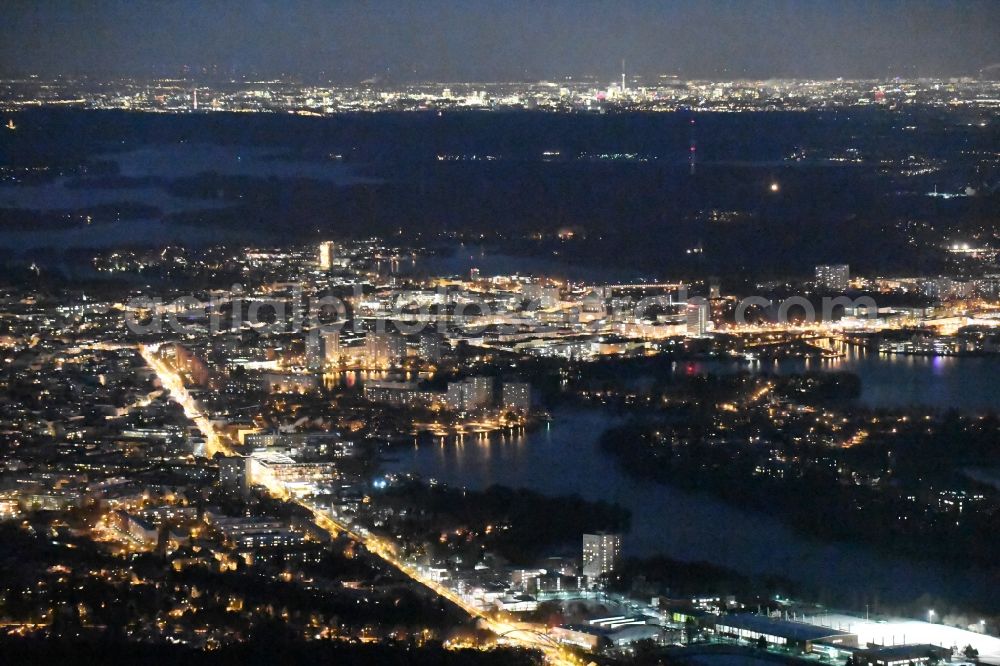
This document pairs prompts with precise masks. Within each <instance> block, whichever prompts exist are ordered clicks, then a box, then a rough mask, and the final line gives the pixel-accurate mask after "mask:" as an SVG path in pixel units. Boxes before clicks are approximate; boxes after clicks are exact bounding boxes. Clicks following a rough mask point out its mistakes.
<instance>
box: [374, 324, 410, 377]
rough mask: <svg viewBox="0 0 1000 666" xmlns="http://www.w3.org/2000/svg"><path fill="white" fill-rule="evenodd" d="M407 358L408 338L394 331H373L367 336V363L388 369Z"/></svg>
mask: <svg viewBox="0 0 1000 666" xmlns="http://www.w3.org/2000/svg"><path fill="white" fill-rule="evenodd" d="M405 357H406V338H404V337H403V336H402V335H400V334H398V333H395V332H393V331H372V332H371V333H368V334H367V335H366V336H365V363H366V364H367V365H368V366H369V367H373V368H387V367H389V366H390V365H393V364H395V363H398V362H399V361H401V360H402V359H404V358H405Z"/></svg>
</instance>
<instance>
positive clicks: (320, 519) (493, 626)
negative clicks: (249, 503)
mask: <svg viewBox="0 0 1000 666" xmlns="http://www.w3.org/2000/svg"><path fill="white" fill-rule="evenodd" d="M158 350H159V346H158V345H140V346H139V354H140V355H141V356H142V358H143V360H145V361H146V364H147V365H149V367H150V368H151V369H152V370H153V372H155V373H156V376H157V377H158V378H159V380H160V383H161V384H162V385H163V388H165V389H167V390H168V391H169V394H170V397H171V399H173V400H174V402H176V403H177V404H178V405H180V406H181V408H182V409H183V410H184V414H185V415H186V416H187V417H188V418H189V419H190V420H191V421H192V422H193V423H194V425H195V426H196V427H197V428H198V430H199V431H200V432H201V434H202V436H203V437H204V438H205V453H206V455H208V456H209V457H211V456H214V455H215V454H216V453H222V454H223V455H227V456H232V455H237V453H236V451H235V450H234V449H233V447H232V446H231V444H230V443H229V441H228V440H227V439H226V437H224V436H223V435H221V434H219V433H218V431H217V430H216V429H215V426H214V425H213V424H212V421H211V420H210V419H209V418H208V417H206V416H205V415H204V414H203V413H202V412H201V411H200V410H199V409H198V406H197V404H196V403H195V401H194V399H193V398H192V397H191V393H190V392H189V391H188V390H187V388H186V387H185V386H184V381H183V379H182V378H181V376H180V375H179V374H178V373H177V372H176V371H175V370H174V369H173V368H172V367H170V365H169V364H168V363H166V362H165V361H164V360H163V359H161V358H160V357H159V356H158V354H157V352H158ZM265 487H266V488H267V490H268V492H269V493H270V494H271V495H272V496H273V497H275V498H278V499H283V500H287V501H291V502H295V503H296V504H298V505H299V506H302V507H303V508H305V509H307V510H309V512H310V513H312V516H313V521H314V522H315V523H316V525H317V526H318V527H320V528H321V529H323V530H325V531H327V532H329V533H330V534H332V535H334V536H338V535H340V534H344V535H346V536H347V537H349V538H351V539H353V540H354V541H356V542H358V543H359V544H361V545H363V546H364V547H365V548H366V549H367V550H368V551H369V552H371V553H373V554H375V555H377V556H378V557H379V558H381V559H382V560H384V561H385V562H386V563H388V564H390V565H391V566H392V567H394V568H395V569H397V570H398V571H399V572H400V573H402V574H404V575H406V576H408V577H409V578H411V579H412V580H413V581H415V582H417V583H419V584H421V585H423V586H424V587H426V588H427V589H429V590H431V591H432V592H434V593H435V594H437V595H438V596H440V597H442V598H444V599H447V600H448V601H450V602H451V603H453V604H455V605H456V606H458V607H459V608H461V609H462V610H463V611H464V612H465V613H467V614H468V615H469V616H470V617H473V618H475V619H476V620H479V621H480V623H481V624H482V626H484V627H485V628H486V629H489V630H490V631H491V632H493V633H494V634H496V635H497V636H498V637H503V639H502V640H504V641H506V642H508V643H510V644H512V645H515V646H518V647H523V648H529V649H534V650H539V651H540V652H542V654H543V655H544V657H545V660H546V662H547V663H549V664H552V665H553V666H579V665H580V664H581V663H582V662H581V661H580V660H579V659H577V658H576V656H575V655H573V654H572V653H570V652H569V651H567V650H565V649H564V648H562V647H560V646H558V645H557V644H555V643H554V642H553V641H552V639H551V638H549V637H548V635H547V634H546V632H545V627H544V626H542V625H531V624H527V623H520V622H519V623H511V622H507V621H504V620H501V619H498V618H496V617H494V616H493V615H491V614H489V613H487V612H486V611H484V610H482V609H481V608H479V607H477V606H475V605H474V604H472V603H469V602H468V601H467V600H465V599H464V598H463V597H462V596H461V595H459V594H458V593H457V592H455V591H454V590H452V589H450V588H448V587H447V586H445V585H442V584H440V583H438V582H437V581H435V580H431V579H430V578H429V577H427V576H426V575H424V574H423V573H421V572H420V571H419V570H418V569H416V568H415V567H413V566H411V565H409V564H407V563H406V562H404V561H402V560H400V559H398V558H397V557H396V552H397V549H396V547H395V545H394V544H392V543H391V542H390V541H388V540H386V539H383V538H381V537H378V536H376V535H372V534H362V533H360V532H359V531H357V530H355V529H353V528H351V527H350V526H349V525H347V524H345V523H344V522H342V521H340V520H337V519H336V518H335V517H333V516H332V515H330V513H329V512H328V511H326V510H323V509H321V508H320V507H318V506H316V505H313V504H312V503H310V502H309V501H308V500H307V499H303V498H297V497H295V496H294V495H292V494H291V493H289V492H288V490H287V489H286V488H284V487H282V486H274V487H271V486H265Z"/></svg>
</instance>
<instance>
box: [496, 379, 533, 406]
mask: <svg viewBox="0 0 1000 666" xmlns="http://www.w3.org/2000/svg"><path fill="white" fill-rule="evenodd" d="M500 396H501V404H502V405H503V407H504V409H516V410H518V411H522V412H526V411H528V410H529V409H531V384H528V383H527V382H504V384H503V388H502V389H501V391H500Z"/></svg>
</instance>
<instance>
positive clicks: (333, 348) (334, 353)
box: [323, 329, 340, 365]
mask: <svg viewBox="0 0 1000 666" xmlns="http://www.w3.org/2000/svg"><path fill="white" fill-rule="evenodd" d="M323 358H324V359H325V360H326V364H327V365H337V364H338V363H340V330H339V329H338V330H335V331H324V332H323Z"/></svg>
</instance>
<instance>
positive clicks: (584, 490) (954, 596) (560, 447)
mask: <svg viewBox="0 0 1000 666" xmlns="http://www.w3.org/2000/svg"><path fill="white" fill-rule="evenodd" d="M819 363H820V364H822V365H824V366H825V367H827V368H828V369H841V370H852V371H855V372H857V373H858V374H860V375H861V377H862V382H863V386H864V389H863V393H862V396H861V398H860V401H861V402H863V403H865V404H867V405H870V406H893V405H900V404H911V403H919V404H929V405H933V406H938V407H941V408H947V407H953V406H956V407H957V406H963V405H964V406H973V407H974V408H977V409H978V408H982V409H998V408H1000V395H998V394H1000V386H998V385H997V382H996V381H995V377H996V370H997V369H998V367H1000V361H998V360H996V359H988V358H947V359H934V358H913V357H880V356H877V355H872V356H868V355H864V354H858V355H854V356H851V357H848V358H845V359H841V360H838V361H832V362H819ZM831 366H833V367H831ZM736 367H737V366H735V364H734V366H733V369H736ZM742 367H745V366H742ZM804 367H805V363H804V362H803V361H796V362H782V363H781V364H780V365H779V366H777V367H776V366H773V365H770V364H769V365H768V366H766V367H764V368H760V367H759V366H758V369H762V370H768V371H780V372H790V371H795V370H801V369H803V368H804ZM708 369H710V368H708V367H706V366H704V365H703V364H695V367H694V370H695V371H705V370H708ZM711 369H715V370H719V369H721V368H711ZM682 371H684V372H689V371H691V368H688V367H687V366H686V364H685V365H684V366H683V367H682ZM615 423H616V419H615V417H612V416H610V415H608V414H606V413H604V412H603V411H599V410H593V411H583V410H567V411H560V412H557V413H556V414H555V415H554V420H553V421H552V422H551V423H550V424H548V425H547V426H546V425H543V427H542V428H540V429H538V430H535V431H531V432H528V433H526V434H521V435H518V436H512V435H493V436H490V437H487V438H483V439H476V438H467V439H466V440H465V441H464V443H455V442H451V441H449V442H447V443H443V444H442V443H432V444H422V445H414V446H412V447H403V448H400V449H398V450H396V451H394V452H393V460H392V461H391V462H389V463H387V469H388V471H396V472H416V473H418V474H420V475H422V476H424V477H426V478H434V479H437V480H438V481H441V482H444V483H448V484H452V485H458V486H463V487H467V488H472V489H479V488H485V487H488V486H490V485H492V484H502V485H507V486H512V487H524V488H530V489H533V490H537V491H540V492H543V493H548V494H566V493H577V494H579V495H581V496H582V497H584V498H587V499H593V500H598V499H603V500H608V501H613V502H618V503H619V504H621V505H623V506H625V507H626V508H628V509H629V510H630V511H631V512H632V526H631V530H630V531H629V532H628V533H627V534H626V535H625V536H624V539H623V550H624V552H625V554H626V555H634V556H649V555H655V554H663V555H667V556H669V557H672V558H675V559H679V560H687V561H695V560H701V561H707V562H711V563H714V564H718V565H722V566H727V567H731V568H734V569H737V570H740V571H743V572H748V573H753V574H775V575H779V576H783V577H785V578H788V579H790V580H793V581H797V582H800V583H803V584H804V585H806V586H808V587H811V588H813V589H816V590H818V591H831V592H833V593H835V594H837V595H839V596H840V597H841V598H844V597H846V598H848V599H851V600H853V602H854V605H856V606H857V607H859V608H860V607H863V605H864V604H865V603H873V604H877V603H879V601H881V602H908V601H913V600H915V599H917V598H919V597H920V596H921V595H923V594H929V595H932V596H934V597H940V598H943V599H947V600H949V601H953V602H955V603H958V604H965V603H974V604H977V605H980V604H993V605H996V603H997V599H1000V580H997V579H996V577H994V578H992V579H990V578H988V574H987V573H986V572H985V571H977V570H974V569H970V568H969V567H966V566H959V565H957V566H956V567H955V568H954V569H948V568H945V567H942V566H939V565H937V564H933V563H929V562H921V561H911V560H908V559H906V558H903V557H898V556H892V555H886V554H884V553H880V552H876V551H874V550H873V549H871V548H867V547H865V546H863V545H857V544H848V543H827V542H820V541H817V540H815V539H812V538H809V537H806V536H803V535H802V534H800V533H797V532H795V531H793V530H791V529H790V528H788V527H786V526H785V525H784V524H782V523H781V522H780V521H779V520H778V519H776V518H773V517H771V516H769V515H766V514H764V513H760V512H755V511H747V510H743V509H741V508H739V507H736V506H733V505H730V504H726V503H723V502H721V501H719V500H716V499H714V498H712V497H710V496H708V495H705V494H700V493H692V492H687V491H681V490H679V489H676V488H674V487H671V486H669V485H664V484H659V483H654V482H648V481H637V480H635V479H633V478H631V477H629V476H627V475H625V474H624V473H623V472H622V471H621V470H619V469H618V467H617V465H616V463H615V461H614V460H613V459H612V458H610V457H609V456H607V455H606V454H605V453H603V452H602V451H601V450H600V448H599V444H598V439H599V437H600V434H601V433H602V432H603V431H604V430H605V429H606V428H608V427H609V426H612V425H614V424H615ZM554 519H557V517H554Z"/></svg>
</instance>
